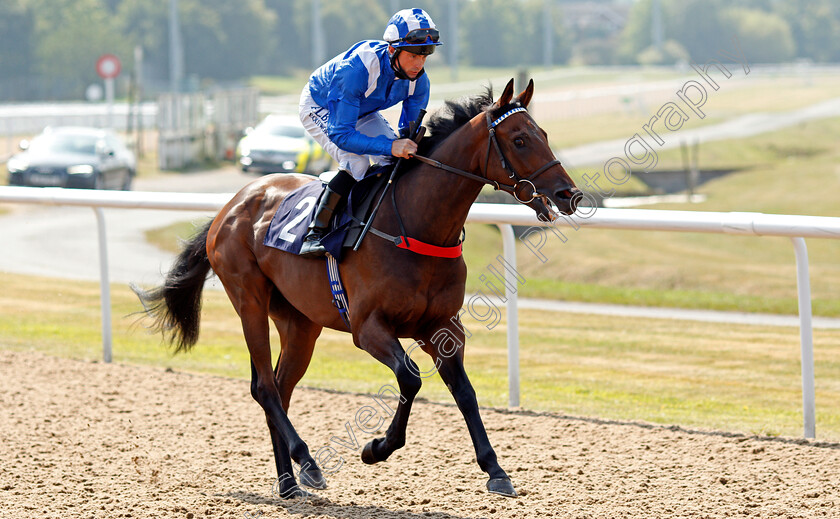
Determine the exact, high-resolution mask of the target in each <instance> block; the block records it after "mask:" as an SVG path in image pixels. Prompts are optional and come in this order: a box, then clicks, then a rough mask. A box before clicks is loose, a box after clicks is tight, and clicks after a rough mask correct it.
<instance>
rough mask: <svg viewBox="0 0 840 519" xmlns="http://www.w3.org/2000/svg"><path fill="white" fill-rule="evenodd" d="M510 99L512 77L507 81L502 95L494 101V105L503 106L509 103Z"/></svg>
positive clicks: (511, 97)
mask: <svg viewBox="0 0 840 519" xmlns="http://www.w3.org/2000/svg"><path fill="white" fill-rule="evenodd" d="M511 99H513V79H511V80H510V81H508V84H507V86H506V87H505V91H504V92H502V96H501V97H499V100H498V101H496V106H505V105H506V104H508V103H510V100H511Z"/></svg>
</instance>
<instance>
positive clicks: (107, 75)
mask: <svg viewBox="0 0 840 519" xmlns="http://www.w3.org/2000/svg"><path fill="white" fill-rule="evenodd" d="M120 70H122V66H121V65H120V60H119V58H117V57H116V56H114V55H113V54H103V55H101V56H99V59H98V60H96V73H97V74H99V77H101V78H102V79H114V78H115V77H117V76H119V75H120Z"/></svg>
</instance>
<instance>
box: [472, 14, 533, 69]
mask: <svg viewBox="0 0 840 519" xmlns="http://www.w3.org/2000/svg"><path fill="white" fill-rule="evenodd" d="M521 6H522V4H521V2H520V1H517V0H514V1H511V0H475V1H474V2H471V3H469V4H468V5H466V6H464V8H463V11H462V14H461V27H462V31H463V34H464V38H463V40H462V41H463V42H464V45H463V48H464V56H465V57H466V60H467V61H468V62H469V63H470V64H471V65H475V66H479V67H494V66H510V65H513V64H516V63H519V62H520V59H522V58H524V53H523V52H522V51H521V48H522V40H523V26H524V16H523V12H522V9H521Z"/></svg>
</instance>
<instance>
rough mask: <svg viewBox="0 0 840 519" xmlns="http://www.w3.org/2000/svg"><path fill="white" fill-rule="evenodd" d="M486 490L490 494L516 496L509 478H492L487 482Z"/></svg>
mask: <svg viewBox="0 0 840 519" xmlns="http://www.w3.org/2000/svg"><path fill="white" fill-rule="evenodd" d="M487 490H489V491H490V493H492V494H499V495H500V496H505V497H518V496H519V495H518V494H517V493H516V490H515V489H514V488H513V483H511V481H510V478H492V479H491V480H490V481H488V482H487Z"/></svg>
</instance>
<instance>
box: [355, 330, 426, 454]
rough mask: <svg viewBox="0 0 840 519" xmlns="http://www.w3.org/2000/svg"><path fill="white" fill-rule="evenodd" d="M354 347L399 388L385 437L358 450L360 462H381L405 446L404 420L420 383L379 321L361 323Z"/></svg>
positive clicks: (409, 360) (406, 423) (390, 335)
mask: <svg viewBox="0 0 840 519" xmlns="http://www.w3.org/2000/svg"><path fill="white" fill-rule="evenodd" d="M358 344H359V345H360V347H361V348H363V349H364V350H365V351H367V352H369V353H370V354H371V355H373V357H374V358H375V359H376V360H378V361H379V362H381V363H383V364H385V365H386V366H388V367H389V368H391V371H393V372H394V375H396V377H397V384H398V385H399V388H400V396H399V402H398V404H397V410H396V412H395V413H394V417H393V418H392V419H391V425H390V426H389V427H388V430H387V431H386V432H385V436H384V437H383V438H376V439H373V440H371V441H370V442H368V444H367V445H365V447H364V449H362V461H364V462H365V463H367V464H373V463H376V462H378V461H385V460H386V459H388V456H390V455H391V453H393V452H394V451H395V450H397V449H399V448H401V447H402V446H404V445H405V431H406V427H407V426H408V416H409V415H410V414H411V404H412V403H413V402H414V397H415V396H417V393H418V391H420V386H421V384H422V382H421V380H420V377H419V376H418V373H419V371H418V368H417V365H416V364H414V362H412V361H411V359H410V358H408V357H407V356H406V354H405V350H403V348H402V346H401V345H400V342H399V341H398V340H397V339H396V337H394V333H393V332H391V331H389V330H388V329H387V328H386V327H385V326H384V325H383V323H382V322H381V321H378V320H374V319H369V320H367V321H365V322H364V323H363V324H362V326H361V329H360V330H359V333H358Z"/></svg>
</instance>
